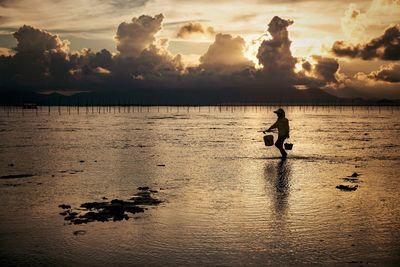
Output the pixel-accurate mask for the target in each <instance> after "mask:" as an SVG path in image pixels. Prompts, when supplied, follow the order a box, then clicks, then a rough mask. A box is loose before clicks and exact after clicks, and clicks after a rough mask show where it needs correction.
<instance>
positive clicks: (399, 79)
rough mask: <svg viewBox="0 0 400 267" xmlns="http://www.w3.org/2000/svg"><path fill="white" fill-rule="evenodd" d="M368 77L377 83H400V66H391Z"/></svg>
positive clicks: (384, 67)
mask: <svg viewBox="0 0 400 267" xmlns="http://www.w3.org/2000/svg"><path fill="white" fill-rule="evenodd" d="M368 77H369V78H370V79H374V80H376V81H385V82H389V83H400V64H389V65H388V66H383V67H381V68H380V70H378V71H374V72H371V73H370V74H369V75H368Z"/></svg>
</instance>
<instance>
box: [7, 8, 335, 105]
mask: <svg viewBox="0 0 400 267" xmlns="http://www.w3.org/2000/svg"><path fill="white" fill-rule="evenodd" d="M163 18H164V17H163V15H162V14H159V15H156V16H154V17H152V16H146V15H142V16H140V17H134V18H133V19H132V20H131V22H128V23H126V22H123V23H121V24H120V25H119V27H118V29H117V33H116V37H115V40H116V46H117V50H118V53H117V54H115V55H112V54H111V53H110V52H109V51H108V50H106V49H103V50H101V51H99V52H97V53H95V52H93V51H91V50H90V49H83V50H81V51H79V52H71V51H70V47H69V42H68V41H64V40H61V39H60V38H59V37H58V36H57V35H53V34H51V33H49V32H47V31H43V30H40V29H36V28H33V27H31V26H26V25H24V26H23V27H21V28H19V29H18V31H16V32H15V33H14V34H13V36H14V38H15V39H16V40H17V45H16V48H15V55H9V56H0V70H1V74H0V87H1V88H3V89H10V88H15V89H25V90H36V91H38V90H39V91H40V90H49V89H51V90H57V89H72V90H89V91H95V90H105V91H107V90H116V88H117V89H118V90H131V89H132V90H139V89H140V90H146V89H148V88H155V89H157V90H162V89H182V90H184V89H188V90H190V89H196V90H200V89H217V88H236V89H235V90H237V92H239V91H240V92H242V93H243V94H244V93H245V92H246V90H250V89H248V88H251V90H258V91H259V93H260V92H261V93H262V94H264V95H265V96H266V95H269V96H273V95H278V94H280V93H282V92H283V91H281V89H282V88H289V89H287V90H289V91H290V90H291V91H290V92H293V90H295V89H294V87H293V86H294V85H295V84H299V83H301V84H304V85H306V86H308V87H311V86H324V85H325V84H327V83H335V82H337V81H336V78H335V73H336V71H337V70H338V65H337V62H336V61H335V60H333V59H329V58H324V57H314V61H315V62H316V64H314V65H312V64H311V63H309V62H303V64H302V66H303V69H304V71H303V72H301V73H300V74H298V73H295V71H294V67H295V64H296V62H297V61H298V59H296V58H294V57H293V56H292V54H291V51H290V45H291V41H290V39H289V36H288V30H287V28H288V27H289V26H290V25H291V24H292V23H293V22H292V21H290V20H284V19H281V18H279V17H274V18H273V19H272V20H271V22H270V23H269V25H268V32H269V34H270V36H271V38H270V39H269V40H265V41H263V42H262V44H261V45H260V47H259V51H258V59H259V61H260V63H261V64H262V65H263V68H261V69H255V67H254V63H253V62H252V61H250V60H248V59H247V58H246V57H245V56H244V52H245V49H246V42H245V41H244V39H243V38H242V37H240V36H232V35H230V34H217V35H216V36H215V40H214V42H213V43H212V44H211V45H210V46H209V48H208V49H207V51H206V52H205V53H204V55H202V56H201V58H200V64H199V65H198V66H195V67H185V66H184V64H183V62H182V58H181V56H180V55H179V54H178V55H172V54H171V53H170V52H169V51H168V50H167V49H166V47H167V41H166V40H164V41H162V42H156V37H155V35H156V34H157V33H158V32H159V31H160V29H161V26H162V21H163ZM289 91H285V92H289ZM255 97H256V96H255ZM254 101H256V99H255V100H254Z"/></svg>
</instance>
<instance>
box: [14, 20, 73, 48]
mask: <svg viewBox="0 0 400 267" xmlns="http://www.w3.org/2000/svg"><path fill="white" fill-rule="evenodd" d="M13 36H14V38H15V39H17V42H18V43H17V47H16V48H15V50H16V52H17V53H44V52H46V51H50V52H60V53H67V52H68V51H69V42H68V41H62V40H61V39H60V38H59V37H58V36H57V35H52V34H50V33H48V32H46V31H42V30H39V29H35V28H33V27H31V26H27V25H24V26H22V27H21V28H19V29H18V31H16V32H15V33H14V34H13Z"/></svg>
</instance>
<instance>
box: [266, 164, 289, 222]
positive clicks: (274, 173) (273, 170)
mask: <svg viewBox="0 0 400 267" xmlns="http://www.w3.org/2000/svg"><path fill="white" fill-rule="evenodd" d="M290 172H291V169H290V161H289V160H279V161H277V163H275V162H273V163H270V162H268V163H266V165H265V171H264V174H265V179H266V180H267V181H268V182H269V183H271V185H272V186H273V187H274V188H275V192H274V194H273V195H274V198H273V199H272V201H273V202H274V206H275V213H276V214H278V215H283V214H286V213H287V209H288V200H289V195H290V179H291V178H290V176H291V175H290Z"/></svg>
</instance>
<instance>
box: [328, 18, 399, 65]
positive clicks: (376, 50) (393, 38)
mask: <svg viewBox="0 0 400 267" xmlns="http://www.w3.org/2000/svg"><path fill="white" fill-rule="evenodd" d="M332 52H333V53H334V54H335V55H336V56H339V57H350V58H362V59H364V60H371V59H382V60H400V24H397V25H394V26H391V27H389V28H387V29H386V30H385V32H384V33H383V35H381V36H380V37H377V38H374V39H372V40H371V41H369V42H368V43H366V44H356V45H351V44H348V43H346V42H344V41H336V42H335V43H334V44H333V46H332Z"/></svg>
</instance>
